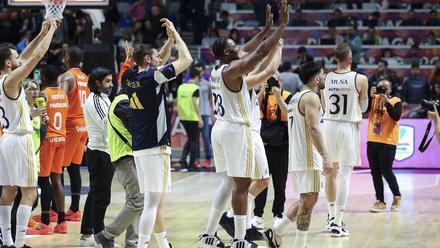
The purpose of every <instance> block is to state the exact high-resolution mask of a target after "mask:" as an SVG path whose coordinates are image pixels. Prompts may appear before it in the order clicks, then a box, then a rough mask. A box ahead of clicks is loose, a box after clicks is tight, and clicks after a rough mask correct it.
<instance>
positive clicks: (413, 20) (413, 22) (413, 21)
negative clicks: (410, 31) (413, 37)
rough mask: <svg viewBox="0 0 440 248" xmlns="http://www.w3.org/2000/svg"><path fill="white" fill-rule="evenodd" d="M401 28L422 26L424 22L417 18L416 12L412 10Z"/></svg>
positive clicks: (401, 24)
mask: <svg viewBox="0 0 440 248" xmlns="http://www.w3.org/2000/svg"><path fill="white" fill-rule="evenodd" d="M400 26H402V27H405V26H422V22H421V21H420V20H419V19H418V18H417V17H416V12H415V10H414V9H410V10H409V11H408V15H407V18H406V19H405V20H403V21H402V22H401V23H400Z"/></svg>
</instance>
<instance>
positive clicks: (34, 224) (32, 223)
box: [28, 218, 40, 228]
mask: <svg viewBox="0 0 440 248" xmlns="http://www.w3.org/2000/svg"><path fill="white" fill-rule="evenodd" d="M39 224H40V223H38V222H37V221H35V220H34V219H32V218H29V221H28V227H29V228H36V227H37V226H38V225H39Z"/></svg>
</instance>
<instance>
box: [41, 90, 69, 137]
mask: <svg viewBox="0 0 440 248" xmlns="http://www.w3.org/2000/svg"><path fill="white" fill-rule="evenodd" d="M44 92H45V93H46V96H47V103H46V109H47V116H48V117H49V123H48V127H47V134H46V138H54V137H64V136H66V119H67V112H68V108H69V101H68V99H67V95H66V94H65V93H64V91H63V90H61V89H60V88H58V87H48V88H46V89H45V90H44Z"/></svg>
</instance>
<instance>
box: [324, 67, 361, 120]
mask: <svg viewBox="0 0 440 248" xmlns="http://www.w3.org/2000/svg"><path fill="white" fill-rule="evenodd" d="M357 76H358V73H357V72H355V71H350V72H346V73H336V72H329V73H328V74H327V76H326V77H325V89H324V90H323V92H324V99H325V113H324V120H332V121H345V122H360V121H361V120H362V112H361V108H360V105H359V90H358V89H357V87H356V78H357Z"/></svg>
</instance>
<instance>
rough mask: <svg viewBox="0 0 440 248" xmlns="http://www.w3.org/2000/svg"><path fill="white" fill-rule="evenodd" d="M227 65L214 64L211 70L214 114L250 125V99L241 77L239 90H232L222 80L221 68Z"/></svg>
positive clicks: (217, 116) (224, 119) (226, 119)
mask: <svg viewBox="0 0 440 248" xmlns="http://www.w3.org/2000/svg"><path fill="white" fill-rule="evenodd" d="M227 66H228V65H227V64H225V65H221V66H216V67H214V68H213V70H212V72H211V89H212V95H213V105H214V106H213V107H214V114H215V117H216V118H217V119H218V120H223V121H227V122H232V123H239V124H244V125H247V126H249V127H250V125H251V119H250V115H251V99H250V94H249V91H248V87H247V84H246V82H245V81H244V79H243V82H242V86H241V89H240V91H238V92H233V91H231V90H230V89H228V88H227V86H226V84H225V82H224V80H223V70H224V69H225V68H226V67H227Z"/></svg>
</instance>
